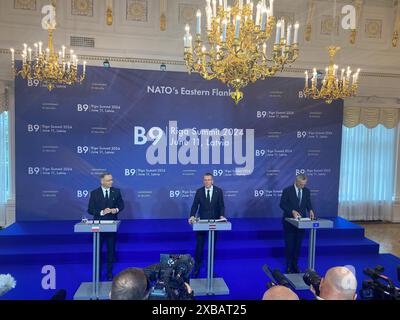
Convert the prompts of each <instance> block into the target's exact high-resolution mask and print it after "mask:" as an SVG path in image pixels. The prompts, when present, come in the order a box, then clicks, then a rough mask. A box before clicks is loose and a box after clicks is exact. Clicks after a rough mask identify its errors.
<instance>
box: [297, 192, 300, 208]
mask: <svg viewBox="0 0 400 320" xmlns="http://www.w3.org/2000/svg"><path fill="white" fill-rule="evenodd" d="M297 198H298V199H299V207H300V206H301V189H299V191H298V192H297Z"/></svg>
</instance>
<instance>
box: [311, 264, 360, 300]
mask: <svg viewBox="0 0 400 320" xmlns="http://www.w3.org/2000/svg"><path fill="white" fill-rule="evenodd" d="M356 290H357V279H356V277H355V275H354V274H353V272H351V271H350V270H349V269H348V268H346V267H334V268H331V269H329V270H328V271H327V273H326V274H325V277H323V278H322V279H321V283H320V286H319V291H320V294H319V296H316V298H317V300H356V299H357V294H356ZM311 291H312V292H313V293H314V294H315V291H314V290H313V289H312V288H311Z"/></svg>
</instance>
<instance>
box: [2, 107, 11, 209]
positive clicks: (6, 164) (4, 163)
mask: <svg viewBox="0 0 400 320" xmlns="http://www.w3.org/2000/svg"><path fill="white" fill-rule="evenodd" d="M8 158H9V156H8V114H7V112H6V111H4V112H2V113H0V206H1V205H4V204H6V203H7V200H8V186H9V183H8V179H9V177H8V174H9V161H8Z"/></svg>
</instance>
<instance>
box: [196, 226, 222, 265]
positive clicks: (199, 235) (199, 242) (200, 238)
mask: <svg viewBox="0 0 400 320" xmlns="http://www.w3.org/2000/svg"><path fill="white" fill-rule="evenodd" d="M217 233H218V232H217V231H215V232H214V260H215V247H216V246H217ZM206 238H208V231H196V254H195V258H194V261H195V263H196V268H200V267H201V263H202V260H203V252H204V244H205V242H206Z"/></svg>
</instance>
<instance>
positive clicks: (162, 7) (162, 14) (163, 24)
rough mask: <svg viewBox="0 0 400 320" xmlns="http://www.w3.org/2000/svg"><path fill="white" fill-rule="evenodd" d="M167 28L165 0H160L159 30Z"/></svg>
mask: <svg viewBox="0 0 400 320" xmlns="http://www.w3.org/2000/svg"><path fill="white" fill-rule="evenodd" d="M165 30H167V0H160V31H165Z"/></svg>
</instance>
